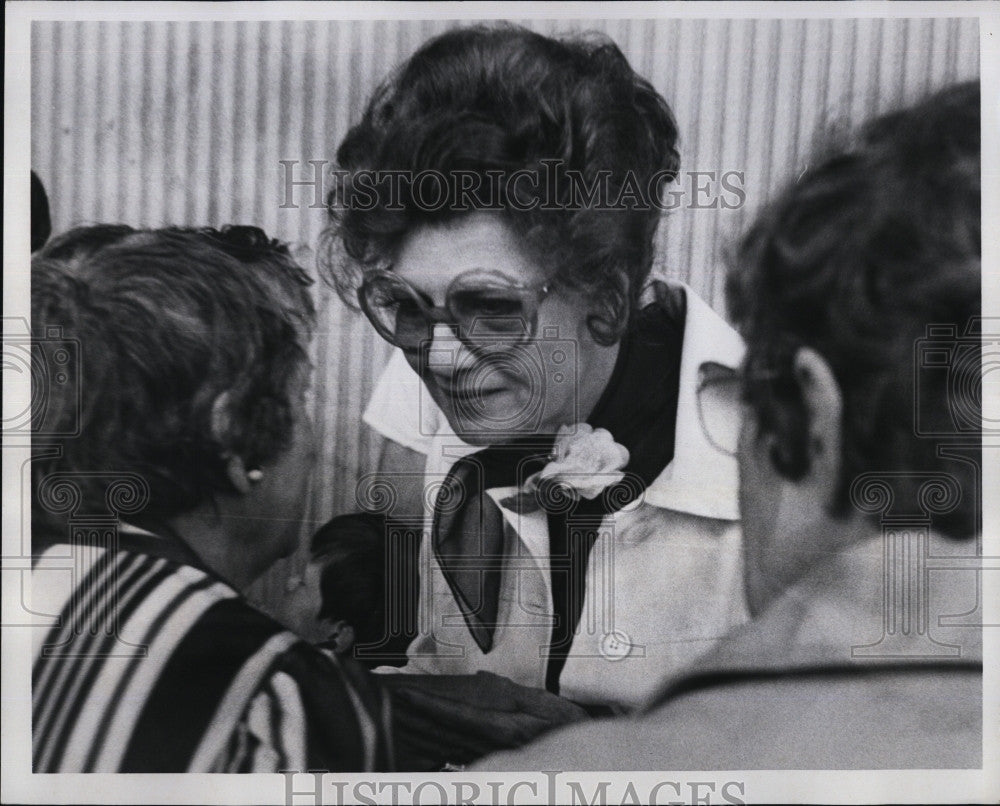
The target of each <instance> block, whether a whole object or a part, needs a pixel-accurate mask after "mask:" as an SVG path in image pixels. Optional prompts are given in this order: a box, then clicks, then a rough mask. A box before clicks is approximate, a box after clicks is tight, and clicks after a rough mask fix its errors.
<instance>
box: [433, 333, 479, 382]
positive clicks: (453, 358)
mask: <svg viewBox="0 0 1000 806" xmlns="http://www.w3.org/2000/svg"><path fill="white" fill-rule="evenodd" d="M471 361H472V352H471V351H470V350H469V348H468V346H467V345H466V344H465V342H463V341H462V340H461V339H460V338H459V337H458V326H457V325H448V324H444V323H442V322H438V323H437V324H435V325H434V330H433V331H432V333H431V343H430V347H429V348H428V350H427V368H428V369H429V370H430V371H431V372H433V373H434V374H435V375H440V376H442V377H450V376H452V375H453V374H454V373H455V372H456V371H458V370H460V369H462V368H463V367H464V368H466V369H467V368H468V366H469V364H470V363H471Z"/></svg>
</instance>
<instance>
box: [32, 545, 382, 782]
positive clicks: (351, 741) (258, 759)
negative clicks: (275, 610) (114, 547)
mask: <svg viewBox="0 0 1000 806" xmlns="http://www.w3.org/2000/svg"><path fill="white" fill-rule="evenodd" d="M73 552H76V556H75V557H74V558H73V563H72V566H73V569H72V571H70V569H69V568H67V567H66V566H67V563H66V558H67V557H71V556H73ZM60 561H62V566H63V567H62V570H63V573H62V574H56V575H53V574H52V573H51V572H52V570H53V569H56V570H59V563H60ZM46 571H48V572H49V573H48V576H47V578H45V579H44V586H43V585H42V576H43V575H44V574H45V573H46ZM34 576H35V577H36V579H37V580H38V581H36V583H35V585H36V589H41V590H42V592H41V594H40V595H39V596H37V597H33V601H35V602H36V603H39V604H40V605H41V608H42V609H40V610H39V611H38V612H42V613H45V612H48V613H51V614H53V615H55V614H57V613H58V618H57V619H56V620H55V621H54V622H53V623H52V625H51V626H50V627H49V629H48V630H40V631H39V633H38V635H37V636H36V647H35V660H34V668H33V675H32V716H33V748H32V758H33V767H34V771H35V772H38V773H42V772H126V771H128V772H180V771H191V772H225V771H230V772H273V771H278V770H295V769H299V770H305V769H307V768H310V767H320V768H329V769H355V770H361V769H373V768H375V767H376V766H377V765H383V764H384V763H385V762H384V759H385V758H386V757H387V756H386V753H387V748H383V749H382V750H381V751H380V750H379V749H378V745H379V744H380V743H381V744H384V741H383V739H382V737H381V736H380V735H379V731H378V730H376V729H374V728H373V726H374V725H376V724H377V720H375V719H374V718H373V717H372V716H371V714H369V713H366V708H367V707H370V704H369V703H366V702H364V701H363V698H362V697H361V696H360V695H359V693H358V692H357V691H354V690H353V689H352V686H351V684H350V683H349V682H348V681H347V679H346V678H345V676H344V675H343V674H340V673H338V669H337V667H336V665H335V663H334V661H332V660H331V659H329V658H328V657H326V656H325V655H323V653H321V652H319V651H318V650H315V649H313V648H312V647H310V646H308V645H306V644H304V643H303V642H301V641H300V640H299V639H298V638H297V636H295V635H294V634H292V633H291V632H288V631H287V630H284V629H283V628H282V627H281V626H280V625H278V624H277V623H276V622H274V621H272V620H271V619H270V618H268V617H267V616H265V615H264V614H262V613H260V612H258V611H256V610H255V609H253V608H252V607H250V606H249V605H248V604H247V603H246V602H245V601H243V600H242V599H241V598H240V597H239V595H238V594H237V593H236V591H234V590H233V589H232V588H230V587H229V586H228V585H226V584H225V583H223V582H222V581H221V580H218V579H216V578H215V577H214V576H212V575H211V574H209V573H207V572H205V571H203V570H200V569H197V568H194V567H192V566H190V565H186V564H180V563H178V562H175V561H174V560H173V559H167V558H165V557H159V556H156V555H155V554H152V553H145V552H137V551H132V550H122V551H113V552H111V551H107V550H103V549H100V548H93V547H81V546H69V545H67V544H61V545H55V546H50V547H49V548H48V549H47V550H46V551H45V552H43V553H42V554H41V555H40V557H39V558H38V560H37V562H36V565H35V571H34ZM55 577H59V580H58V583H56V582H55ZM304 687H305V688H308V689H309V693H308V695H306V696H305V697H304V694H303V688H304ZM316 698H318V699H319V703H318V705H319V707H313V708H310V709H307V708H306V706H305V704H304V699H308V700H315V699H316ZM316 719H320V720H323V719H326V720H330V721H333V722H335V723H336V724H331V725H314V724H311V721H315V720H316ZM331 736H336V737H337V738H336V740H334V741H330V740H329V737H331Z"/></svg>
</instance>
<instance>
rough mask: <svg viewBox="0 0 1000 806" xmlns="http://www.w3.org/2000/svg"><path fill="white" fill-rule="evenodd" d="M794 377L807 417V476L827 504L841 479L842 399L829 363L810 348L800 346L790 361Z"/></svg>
mask: <svg viewBox="0 0 1000 806" xmlns="http://www.w3.org/2000/svg"><path fill="white" fill-rule="evenodd" d="M793 372H794V373H795V380H796V382H797V384H798V386H799V390H800V393H801V395H802V403H803V406H804V408H805V414H806V419H807V438H808V442H807V446H806V455H807V458H808V471H807V472H806V479H804V480H803V481H807V482H808V483H809V485H810V486H812V487H813V490H814V492H815V493H816V494H817V495H818V497H819V499H820V500H821V501H822V502H823V503H824V504H825V505H829V504H830V503H831V502H832V501H833V498H834V496H835V495H836V491H837V485H838V483H839V480H840V467H841V444H842V440H843V413H844V401H843V395H842V394H841V391H840V384H839V383H837V378H836V376H835V375H834V374H833V370H832V369H831V368H830V365H829V363H827V361H826V359H825V358H823V356H822V355H820V354H819V353H818V352H816V351H815V350H813V349H812V348H811V347H800V348H799V349H798V351H797V352H796V353H795V358H794V361H793Z"/></svg>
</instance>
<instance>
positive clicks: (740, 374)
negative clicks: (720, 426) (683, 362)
mask: <svg viewBox="0 0 1000 806" xmlns="http://www.w3.org/2000/svg"><path fill="white" fill-rule="evenodd" d="M708 368H711V369H712V370H723V371H724V372H719V373H718V374H717V375H715V376H714V377H709V376H708V375H707V373H706V369H708ZM781 375H782V373H780V372H778V371H777V370H771V369H760V370H755V371H748V370H747V367H746V365H745V364H742V365H741V366H739V367H729V366H726V365H725V364H720V363H718V362H717V361H705V362H703V363H702V364H701V365H700V366H699V367H698V386H697V388H696V390H695V400H696V405H697V408H698V425H700V426H701V433H702V435H703V436H704V437H705V439H706V441H707V442H708V444H709V445H711V446H712V447H713V448H715V450H717V451H719V452H720V453H722V454H723V455H725V456H730V457H735V456H736V455H737V453H738V449H737V448H733V449H729V448H727V447H725V446H723V445H720V444H719V442H718V440H716V439H715V437H714V435H713V434H712V429H710V428H709V427H708V426H707V425H706V417H705V412H704V406H703V402H702V401H703V392H704V390H705V389H706V388H708V387H709V386H713V385H721V384H723V383H733V382H735V383H737V384H738V385H739V390H740V394H741V395H742V394H743V393H744V391H745V389H746V386H745V384H746V383H747V382H748V381H750V380H754V381H773V380H775V379H776V378H779V377H781ZM738 416H740V415H738Z"/></svg>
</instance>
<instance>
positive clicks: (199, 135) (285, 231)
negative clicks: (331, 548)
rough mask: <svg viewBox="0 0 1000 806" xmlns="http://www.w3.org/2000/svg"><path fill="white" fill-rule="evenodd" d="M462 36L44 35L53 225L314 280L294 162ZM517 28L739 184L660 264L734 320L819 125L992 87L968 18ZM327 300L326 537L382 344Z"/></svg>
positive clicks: (142, 26)
mask: <svg viewBox="0 0 1000 806" xmlns="http://www.w3.org/2000/svg"><path fill="white" fill-rule="evenodd" d="M457 24H459V23H453V22H446V21H434V22H395V21H371V20H369V21H354V22H341V21H330V22H269V23H268V22H261V23H257V22H232V23H230V22H206V23H184V22H169V23H116V22H82V23H74V22H59V23H49V22H36V23H34V25H33V28H32V76H31V92H32V129H31V139H32V167H33V168H34V169H35V170H36V171H37V172H38V174H39V176H40V177H41V178H42V181H43V182H44V184H45V186H46V189H47V190H48V193H49V198H50V201H51V204H52V217H53V227H54V229H55V230H56V231H59V230H62V229H66V228H68V227H70V226H73V225H75V224H81V223H92V222H124V223H127V224H132V225H134V226H152V227H155V226H161V225H164V224H182V225H183V224H187V225H214V226H218V225H222V224H225V223H253V224H257V225H259V226H261V227H263V228H264V229H265V230H266V231H267V232H268V234H270V235H272V236H275V237H279V238H282V239H284V240H287V241H291V242H293V243H294V244H295V245H296V246H297V247H298V249H299V250H300V258H301V260H302V262H303V263H304V265H306V266H308V267H309V268H310V269H312V268H313V265H314V260H315V254H314V249H315V247H316V245H317V240H318V237H319V234H320V231H321V229H322V228H323V226H324V223H325V222H324V214H323V211H322V210H321V209H313V208H310V207H309V205H310V204H312V202H313V190H312V189H311V188H308V187H300V188H296V189H295V196H294V200H295V202H296V203H297V205H298V206H297V207H295V208H285V209H282V208H281V207H280V205H281V204H282V201H283V198H284V190H283V183H282V177H283V175H284V170H285V169H283V168H282V166H281V165H280V163H279V160H295V161H298V162H297V164H296V165H295V166H294V168H293V174H294V177H295V178H296V179H304V178H309V177H310V176H311V175H312V173H311V172H312V168H311V167H310V166H309V165H307V164H306V161H307V160H330V161H331V162H332V160H333V156H334V153H335V151H336V146H337V144H338V143H339V141H340V139H341V138H342V137H343V136H344V134H345V133H346V132H347V129H348V127H349V126H350V125H351V123H352V122H354V121H356V120H357V119H358V117H359V115H360V113H361V111H362V109H363V106H364V103H365V101H366V99H367V98H368V96H369V94H370V93H371V91H372V89H373V88H374V87H375V86H376V84H377V83H378V82H379V81H380V80H381V79H382V78H383V77H384V76H385V75H386V74H387V73H388V72H389V70H390V69H391V68H392V67H394V66H395V65H397V64H398V63H399V62H400V61H402V60H403V59H405V58H406V57H407V56H408V55H409V54H410V53H412V52H413V51H414V50H415V49H416V48H417V47H418V46H419V45H420V43H421V42H423V41H424V40H425V39H426V38H427V37H429V36H431V35H433V34H435V33H438V32H440V31H443V30H446V29H447V28H450V27H453V26H454V25H457ZM524 24H526V25H528V26H529V27H531V28H533V29H535V30H538V31H541V32H543V33H556V32H566V31H587V30H596V31H602V32H604V33H606V34H608V35H609V36H610V37H611V38H612V39H614V40H615V42H617V43H618V45H619V46H620V47H621V48H622V50H623V51H624V52H625V54H626V56H627V57H628V58H629V60H630V61H631V63H632V65H633V66H634V67H635V69H636V70H637V71H638V72H639V73H641V74H642V75H644V76H645V77H647V78H648V79H649V80H650V81H652V83H653V84H654V85H655V86H656V88H657V89H658V90H659V91H660V92H662V93H663V95H664V96H665V97H666V99H667V100H668V102H669V103H670V104H671V106H672V107H673V109H674V112H675V114H676V117H677V120H678V122H679V124H680V128H681V137H682V140H681V159H682V169H683V170H687V171H692V170H694V171H716V172H720V173H721V172H724V171H743V172H744V174H745V180H744V189H745V192H746V204H745V205H744V206H743V207H742V208H739V209H686V208H684V207H682V208H680V209H677V210H675V211H673V212H671V213H669V214H667V215H666V217H665V219H664V222H663V226H662V227H661V230H660V250H659V254H658V258H657V267H658V270H659V271H661V272H662V273H664V274H667V275H669V276H671V277H676V278H680V279H683V280H685V281H686V282H688V283H690V284H691V285H692V286H693V287H694V288H695V290H696V291H698V292H700V293H702V294H703V295H704V296H705V297H706V298H707V299H709V300H710V301H711V302H712V304H713V305H714V306H715V307H716V308H718V309H719V310H720V311H721V310H723V300H722V284H721V282H720V281H719V280H720V262H719V250H720V247H722V246H723V245H724V244H725V243H726V242H727V239H728V238H730V237H731V235H732V234H733V233H734V232H736V231H738V229H739V228H740V226H741V225H743V224H745V223H746V222H747V221H748V216H751V215H752V214H753V212H754V210H755V209H756V208H757V207H758V206H759V205H760V204H761V203H762V202H763V201H764V200H765V199H766V198H768V196H769V195H771V194H772V193H773V192H774V191H775V189H776V188H777V187H779V186H780V183H781V182H782V181H783V180H784V179H785V178H787V177H789V176H791V175H793V173H794V172H795V171H796V170H800V169H801V166H802V165H803V162H804V160H805V159H806V157H807V156H808V154H809V151H810V145H811V143H812V142H813V137H814V133H815V131H816V130H817V127H821V126H823V125H824V124H828V123H830V122H832V121H834V120H844V121H847V122H856V121H859V120H861V119H863V118H865V117H868V116H870V115H872V114H874V113H876V112H879V111H882V110H885V109H886V108H889V107H892V106H894V105H896V104H898V103H900V102H906V101H910V100H913V99H915V98H917V97H919V96H920V95H921V94H923V93H924V92H926V91H928V90H931V89H934V88H937V87H940V86H942V85H944V84H946V83H949V82H952V81H955V80H960V79H968V78H975V77H977V76H978V74H979V29H978V21H977V20H976V19H974V18H973V19H963V20H956V19H913V20H903V19H896V20H882V19H873V20H833V21H831V20H655V21H649V20H616V21H608V22H603V21H598V20H589V21H586V22H583V23H572V22H567V21H551V22H550V21H539V20H535V21H527V22H525V23H524ZM702 181H704V180H702ZM688 189H689V190H690V186H689V185H688ZM733 198H734V197H733V196H732V195H731V194H730V195H728V199H729V200H733ZM317 295H318V296H319V298H320V311H321V315H320V323H321V324H320V332H319V335H318V339H317V342H316V366H317V375H316V397H315V405H316V412H315V415H316V425H317V435H318V439H319V440H320V445H321V456H322V459H321V463H320V466H319V469H318V473H317V475H316V480H315V484H314V485H313V500H312V501H311V502H310V518H311V519H312V520H314V521H318V522H321V521H323V520H325V519H327V518H328V517H330V516H331V515H333V514H336V513H339V512H344V511H349V510H354V509H356V508H357V507H356V505H355V503H354V487H355V482H356V480H357V478H358V476H359V474H361V473H363V472H367V471H368V470H370V469H372V468H373V467H374V465H375V461H376V457H377V452H378V448H379V444H378V440H377V438H376V437H375V436H374V435H372V434H371V433H369V432H368V431H367V429H366V428H365V427H364V426H362V425H361V420H360V417H361V411H362V409H363V407H364V403H365V401H366V400H367V397H368V395H369V394H370V391H371V388H372V383H373V380H374V378H375V377H377V373H378V372H379V370H380V369H381V367H382V365H383V363H384V361H385V358H386V356H387V350H386V348H385V345H384V344H382V343H381V342H379V340H378V339H377V338H376V337H375V336H374V335H373V333H372V331H371V329H370V328H369V327H368V326H367V325H366V323H365V322H364V321H363V320H362V319H360V318H359V317H358V316H356V315H354V314H352V313H351V312H349V311H348V310H347V309H345V308H344V306H343V305H342V304H341V303H340V302H339V300H337V299H336V297H335V296H334V295H332V294H331V293H330V291H329V290H328V289H327V288H326V287H325V286H318V287H317ZM302 559H303V558H302V556H301V554H300V555H299V556H297V557H296V558H294V559H292V560H291V561H290V562H288V563H282V564H280V566H279V567H278V568H276V569H274V571H272V572H271V573H270V574H269V575H268V576H267V578H266V579H265V580H263V582H262V583H260V584H259V585H258V586H257V588H256V590H255V594H256V595H257V596H258V597H259V598H260V599H261V600H262V601H263V602H264V603H265V604H267V603H269V602H273V601H275V600H276V598H277V597H278V596H280V592H281V588H282V583H283V581H284V577H285V576H286V575H287V574H289V573H290V572H291V570H292V569H293V568H297V567H298V566H299V565H301V562H302Z"/></svg>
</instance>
